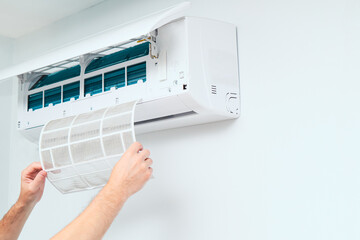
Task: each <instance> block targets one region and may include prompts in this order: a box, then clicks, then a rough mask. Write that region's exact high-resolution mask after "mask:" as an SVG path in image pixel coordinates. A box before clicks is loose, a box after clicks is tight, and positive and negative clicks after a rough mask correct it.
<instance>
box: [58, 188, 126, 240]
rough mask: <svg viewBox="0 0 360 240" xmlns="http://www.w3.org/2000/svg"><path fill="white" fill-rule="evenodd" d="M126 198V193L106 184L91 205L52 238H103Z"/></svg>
mask: <svg viewBox="0 0 360 240" xmlns="http://www.w3.org/2000/svg"><path fill="white" fill-rule="evenodd" d="M119 196H122V197H120V198H119ZM126 199H127V197H126V196H125V194H119V193H118V192H116V190H115V189H113V188H112V187H111V186H109V185H106V186H105V187H104V188H103V189H102V190H101V191H100V193H99V194H98V195H97V196H96V197H95V198H94V200H93V201H92V202H91V203H90V205H89V206H88V207H87V208H86V209H85V210H84V211H83V212H82V213H81V214H80V215H79V216H78V217H77V218H76V219H75V220H74V221H73V222H71V223H70V224H69V225H68V226H66V227H65V228H64V229H63V230H62V231H60V232H59V233H58V234H57V235H55V236H54V237H53V238H52V239H53V240H54V239H55V240H56V239H65V240H66V239H75V238H76V239H77V240H81V239H86V240H97V239H101V238H102V237H103V235H104V234H105V232H106V231H107V229H108V228H109V227H110V225H111V223H112V222H113V220H114V219H115V217H116V215H117V214H118V213H119V211H120V210H121V208H122V206H123V205H124V203H125V201H126Z"/></svg>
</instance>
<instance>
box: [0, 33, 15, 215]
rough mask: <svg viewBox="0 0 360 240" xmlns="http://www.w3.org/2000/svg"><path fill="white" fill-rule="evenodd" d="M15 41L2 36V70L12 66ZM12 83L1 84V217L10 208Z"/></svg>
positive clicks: (0, 46) (0, 66)
mask: <svg viewBox="0 0 360 240" xmlns="http://www.w3.org/2000/svg"><path fill="white" fill-rule="evenodd" d="M12 55H13V39H10V38H6V37H2V36H0V69H3V68H5V67H8V66H9V65H11V64H12ZM11 88H12V84H11V82H10V81H6V82H0V109H1V115H0V116H1V118H0V133H1V137H0V146H1V147H0V149H1V150H0V166H1V167H0V193H1V194H0V196H1V197H0V216H2V215H3V214H4V213H5V212H6V211H7V208H8V179H9V174H8V172H9V147H10V141H9V138H10V131H9V129H10V124H11V121H10V118H9V117H8V116H10V115H11V104H10V103H11V99H12V96H11Z"/></svg>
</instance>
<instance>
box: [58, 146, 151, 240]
mask: <svg viewBox="0 0 360 240" xmlns="http://www.w3.org/2000/svg"><path fill="white" fill-rule="evenodd" d="M149 155H150V152H149V150H143V147H142V145H141V144H140V143H138V142H136V143H134V144H132V145H131V147H130V148H129V149H128V150H127V151H126V152H125V153H124V155H123V156H122V157H121V159H120V160H119V161H118V162H117V163H116V165H115V167H114V168H113V170H112V173H111V176H110V179H109V181H108V183H107V184H106V185H105V186H104V188H103V189H102V190H101V191H100V192H99V193H98V195H97V196H96V197H95V198H94V199H93V201H92V202H91V203H90V205H89V206H88V207H87V208H86V209H85V210H84V211H83V212H82V213H81V214H80V216H78V217H77V218H76V219H75V220H74V221H72V222H71V223H70V224H69V225H68V226H66V227H65V228H64V229H63V230H62V231H61V232H59V233H58V234H57V235H56V236H54V237H53V238H52V239H53V240H57V239H61V240H63V239H77V240H82V239H86V240H99V239H101V238H102V237H103V236H104V234H105V232H106V231H107V229H108V228H109V227H110V225H111V223H112V222H113V221H114V219H115V217H116V215H117V214H118V212H119V211H120V209H121V208H122V206H123V205H124V203H125V201H126V200H127V199H128V198H129V197H130V196H131V195H132V194H134V193H136V192H137V191H139V190H140V189H141V188H142V187H143V186H144V184H145V183H146V182H147V181H148V180H149V178H150V176H151V174H152V168H151V167H150V165H151V164H152V160H151V159H150V158H149Z"/></svg>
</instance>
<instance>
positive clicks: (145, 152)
mask: <svg viewBox="0 0 360 240" xmlns="http://www.w3.org/2000/svg"><path fill="white" fill-rule="evenodd" d="M139 156H140V158H141V160H145V159H147V158H148V157H149V156H150V151H149V150H148V149H145V150H142V151H141V152H140V153H139Z"/></svg>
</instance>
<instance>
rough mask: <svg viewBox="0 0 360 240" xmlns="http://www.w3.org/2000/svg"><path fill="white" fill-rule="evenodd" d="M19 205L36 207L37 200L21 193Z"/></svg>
mask: <svg viewBox="0 0 360 240" xmlns="http://www.w3.org/2000/svg"><path fill="white" fill-rule="evenodd" d="M16 203H17V204H18V206H19V207H34V206H35V205H36V201H35V200H33V199H32V198H30V197H27V196H24V195H23V194H20V196H19V198H18V200H17V202H16Z"/></svg>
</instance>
